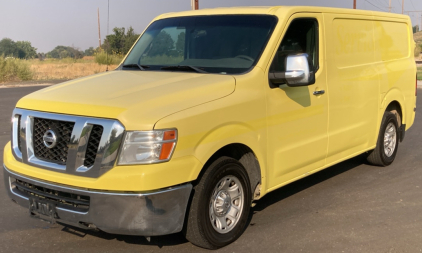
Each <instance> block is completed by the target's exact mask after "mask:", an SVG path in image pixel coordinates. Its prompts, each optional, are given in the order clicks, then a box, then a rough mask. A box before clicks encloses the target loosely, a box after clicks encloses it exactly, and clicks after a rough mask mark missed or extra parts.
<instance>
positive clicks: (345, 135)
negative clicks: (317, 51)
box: [324, 14, 380, 164]
mask: <svg viewBox="0 0 422 253" xmlns="http://www.w3.org/2000/svg"><path fill="white" fill-rule="evenodd" d="M324 18H325V20H326V31H327V36H326V40H327V48H328V49H329V50H327V66H328V92H327V95H328V103H329V121H328V134H329V137H328V138H329V141H328V154H327V164H332V163H334V162H337V161H340V160H343V159H344V158H345V157H349V156H351V155H355V154H358V153H359V152H363V151H365V150H368V149H369V148H371V147H373V146H374V145H375V143H376V138H377V134H376V132H377V125H378V124H377V121H378V114H379V101H380V97H379V95H378V94H379V75H378V70H377V69H376V68H375V67H374V62H375V50H376V48H375V47H374V29H373V22H372V16H357V15H344V14H324Z"/></svg>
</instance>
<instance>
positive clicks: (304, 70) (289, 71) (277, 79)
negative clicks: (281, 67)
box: [269, 54, 315, 87]
mask: <svg viewBox="0 0 422 253" xmlns="http://www.w3.org/2000/svg"><path fill="white" fill-rule="evenodd" d="M310 65H311V64H310V62H309V61H308V55H307V54H298V55H289V56H287V58H286V72H270V73H269V79H270V81H271V82H272V83H274V84H282V83H287V85H288V86H290V87H297V86H307V85H311V84H314V83H315V73H314V72H313V71H310Z"/></svg>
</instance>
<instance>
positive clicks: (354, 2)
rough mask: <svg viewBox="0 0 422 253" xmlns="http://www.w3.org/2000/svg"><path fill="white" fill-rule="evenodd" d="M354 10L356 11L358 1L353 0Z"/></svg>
mask: <svg viewBox="0 0 422 253" xmlns="http://www.w3.org/2000/svg"><path fill="white" fill-rule="evenodd" d="M353 9H356V0H353Z"/></svg>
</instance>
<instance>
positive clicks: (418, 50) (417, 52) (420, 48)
mask: <svg viewBox="0 0 422 253" xmlns="http://www.w3.org/2000/svg"><path fill="white" fill-rule="evenodd" d="M421 51H422V44H421V45H416V47H415V57H417V58H419V56H420V54H421Z"/></svg>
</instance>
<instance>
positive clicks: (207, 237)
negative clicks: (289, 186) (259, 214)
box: [185, 157, 252, 249]
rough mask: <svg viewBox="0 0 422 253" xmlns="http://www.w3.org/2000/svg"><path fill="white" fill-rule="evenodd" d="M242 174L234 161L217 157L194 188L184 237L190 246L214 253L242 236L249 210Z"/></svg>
mask: <svg viewBox="0 0 422 253" xmlns="http://www.w3.org/2000/svg"><path fill="white" fill-rule="evenodd" d="M249 184H250V183H249V178H248V175H247V173H246V170H245V169H244V168H243V166H242V164H240V163H239V162H238V161H237V160H235V159H232V158H229V157H221V158H219V159H217V160H216V161H214V162H213V163H212V164H211V165H210V166H209V167H208V168H207V170H206V171H205V173H204V175H203V176H202V178H201V179H200V180H199V183H198V184H197V185H196V186H195V187H194V195H193V198H192V202H191V205H190V210H189V215H188V220H187V224H186V229H185V236H186V239H188V240H189V241H190V242H191V243H193V244H195V245H197V246H200V247H203V248H207V249H218V248H221V247H224V246H226V245H228V244H230V243H231V242H233V241H235V240H236V239H237V238H239V237H240V235H241V234H242V233H243V231H244V229H245V226H246V224H247V220H248V216H249V210H250V206H251V200H252V196H251V190H250V189H251V188H250V185H249Z"/></svg>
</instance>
